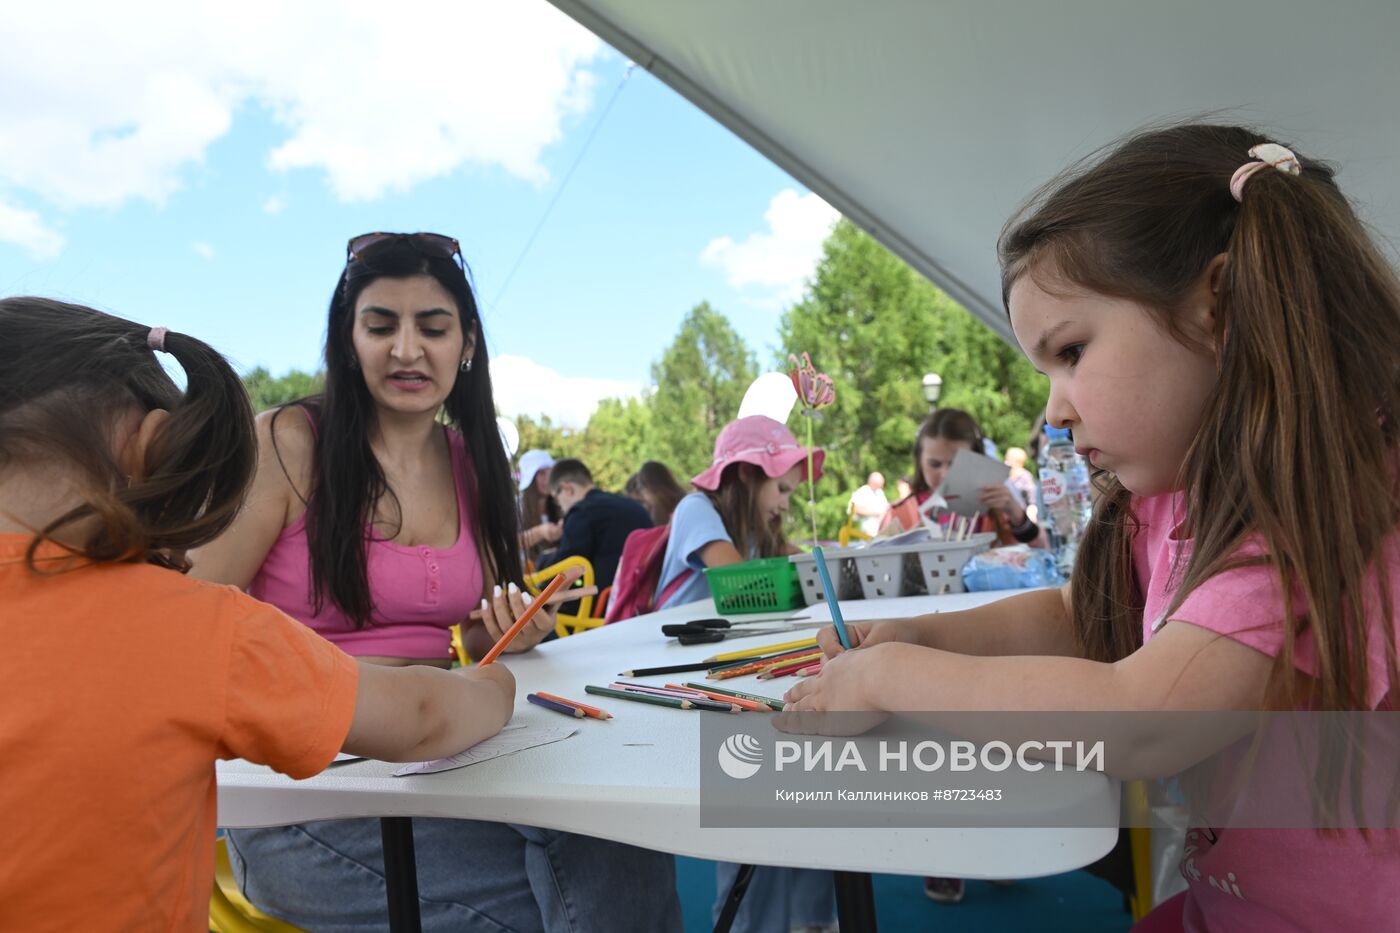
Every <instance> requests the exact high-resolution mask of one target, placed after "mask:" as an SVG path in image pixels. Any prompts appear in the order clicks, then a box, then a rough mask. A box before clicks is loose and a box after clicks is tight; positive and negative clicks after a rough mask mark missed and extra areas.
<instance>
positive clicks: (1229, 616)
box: [1133, 495, 1400, 709]
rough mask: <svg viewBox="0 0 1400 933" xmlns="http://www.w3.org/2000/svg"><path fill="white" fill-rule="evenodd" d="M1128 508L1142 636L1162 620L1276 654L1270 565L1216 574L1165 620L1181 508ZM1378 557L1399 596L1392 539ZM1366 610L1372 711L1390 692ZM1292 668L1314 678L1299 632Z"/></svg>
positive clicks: (1377, 620)
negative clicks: (1134, 523)
mask: <svg viewBox="0 0 1400 933" xmlns="http://www.w3.org/2000/svg"><path fill="white" fill-rule="evenodd" d="M1134 511H1135V512H1136V513H1137V515H1138V518H1139V520H1140V521H1141V522H1142V523H1143V528H1142V530H1141V531H1140V532H1139V535H1138V537H1137V539H1136V540H1135V541H1134V547H1133V558H1134V565H1135V570H1136V572H1137V575H1138V581H1139V583H1140V584H1142V586H1143V591H1144V593H1145V595H1146V608H1145V611H1144V617H1143V625H1144V628H1145V629H1146V631H1145V632H1144V638H1145V639H1147V638H1151V637H1152V634H1153V631H1154V629H1155V628H1160V624H1161V623H1165V622H1166V621H1168V620H1171V621H1181V622H1189V623H1191V624H1192V625H1198V626H1200V627H1201V628H1205V629H1209V630H1210V631H1212V632H1218V633H1219V634H1221V635H1224V636H1226V637H1228V638H1232V639H1234V640H1235V641H1238V642H1239V643H1241V644H1243V645H1247V646H1249V647H1250V648H1253V649H1255V650H1256V651H1259V652H1261V653H1263V654H1266V655H1268V656H1269V657H1277V656H1278V654H1279V653H1280V652H1281V651H1282V650H1283V639H1284V632H1285V628H1284V625H1285V608H1284V600H1283V590H1282V587H1281V586H1280V584H1279V582H1278V580H1277V578H1276V577H1275V576H1274V573H1273V570H1272V568H1270V567H1269V566H1267V565H1260V566H1249V567H1237V568H1235V569H1232V570H1226V571H1224V572H1222V573H1219V574H1216V575H1215V576H1214V577H1211V578H1210V579H1209V580H1207V581H1205V582H1204V583H1202V584H1201V585H1200V586H1198V587H1196V589H1195V590H1193V591H1192V592H1191V593H1190V594H1189V595H1188V596H1187V597H1186V598H1185V599H1184V600H1183V601H1182V603H1181V605H1180V606H1179V607H1177V609H1176V611H1175V612H1172V613H1171V614H1170V615H1169V616H1167V617H1166V618H1165V619H1164V618H1163V614H1164V612H1165V610H1166V607H1167V606H1168V605H1170V603H1171V600H1172V597H1173V595H1174V594H1175V592H1176V589H1177V583H1178V582H1179V580H1178V579H1177V578H1178V577H1179V575H1180V571H1181V570H1182V569H1183V568H1184V567H1185V563H1186V558H1188V557H1189V542H1182V541H1179V540H1176V539H1175V538H1174V537H1173V535H1172V532H1173V531H1174V529H1175V528H1176V526H1177V525H1178V524H1179V523H1180V521H1181V517H1182V511H1181V507H1180V497H1179V496H1170V495H1169V496H1156V497H1153V498H1150V499H1138V500H1134ZM1245 553H1246V554H1251V553H1252V554H1255V555H1257V554H1260V553H1261V549H1260V548H1259V547H1258V546H1257V545H1255V546H1253V547H1249V546H1247V547H1246V549H1245ZM1385 555H1386V559H1384V560H1382V561H1381V562H1380V567H1381V569H1382V571H1383V572H1385V573H1386V574H1387V576H1388V579H1389V581H1390V589H1391V593H1392V594H1393V595H1394V596H1400V560H1397V559H1396V558H1397V549H1396V547H1395V542H1394V541H1391V542H1388V545H1387V548H1386V551H1385ZM1376 579H1377V578H1376V574H1375V572H1374V571H1373V572H1372V574H1371V575H1370V576H1369V577H1368V580H1367V585H1368V587H1369V588H1370V589H1371V591H1372V594H1374V593H1375V592H1377V585H1376ZM1366 603H1367V605H1368V607H1369V611H1368V613H1367V620H1366V621H1367V661H1368V670H1367V675H1368V676H1367V690H1366V701H1367V704H1368V705H1369V706H1370V707H1371V708H1372V709H1374V708H1376V707H1377V706H1379V705H1380V704H1381V703H1382V701H1384V700H1385V699H1386V697H1387V696H1388V695H1389V694H1390V692H1391V689H1392V684H1391V682H1390V677H1389V676H1388V673H1387V670H1388V668H1387V665H1386V659H1385V636H1384V630H1383V629H1382V625H1383V621H1384V617H1383V615H1382V614H1381V613H1380V612H1379V611H1378V609H1377V605H1378V601H1377V600H1376V599H1374V598H1373V599H1368V600H1367V601H1366ZM1306 612H1307V606H1306V603H1305V602H1304V600H1303V598H1302V594H1301V592H1299V593H1297V594H1296V595H1295V597H1294V600H1293V613H1294V615H1297V616H1301V615H1305V614H1306ZM1294 666H1295V667H1296V668H1297V669H1298V670H1300V671H1303V672H1304V673H1306V674H1309V675H1312V676H1316V675H1317V673H1318V662H1317V652H1316V650H1315V648H1314V645H1313V640H1312V636H1311V635H1310V634H1309V633H1308V632H1307V631H1304V632H1302V633H1301V634H1300V635H1299V637H1298V639H1297V642H1296V644H1295V650H1294Z"/></svg>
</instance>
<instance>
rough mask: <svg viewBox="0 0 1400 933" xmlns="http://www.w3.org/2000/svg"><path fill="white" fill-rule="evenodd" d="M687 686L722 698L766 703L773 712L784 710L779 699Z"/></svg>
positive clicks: (741, 692) (707, 686)
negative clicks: (716, 694) (736, 698)
mask: <svg viewBox="0 0 1400 933" xmlns="http://www.w3.org/2000/svg"><path fill="white" fill-rule="evenodd" d="M685 686H687V687H692V688H694V689H696V690H701V689H703V690H704V691H705V692H706V693H718V694H720V695H721V696H727V697H738V698H739V699H741V700H752V701H754V702H755V703H765V704H767V706H768V708H769V709H772V710H778V711H781V710H782V708H783V701H782V700H777V699H774V698H773V697H766V696H760V695H759V694H757V693H744V692H743V691H741V690H728V689H726V688H724V687H714V686H709V685H706V686H704V687H701V685H700V684H689V683H688V684H686V685H685Z"/></svg>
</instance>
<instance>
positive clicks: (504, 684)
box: [458, 663, 515, 707]
mask: <svg viewBox="0 0 1400 933" xmlns="http://www.w3.org/2000/svg"><path fill="white" fill-rule="evenodd" d="M458 673H460V674H461V675H462V676H463V677H471V678H473V679H475V680H482V681H486V682H487V683H489V684H491V685H492V686H493V687H497V688H498V689H500V691H501V695H502V696H503V697H504V698H505V701H506V706H507V707H514V706H515V675H514V674H512V673H511V672H510V668H508V667H506V666H505V665H504V664H500V663H497V664H488V665H486V666H485V667H481V666H480V665H477V664H473V665H472V666H471V667H463V668H459V669H458Z"/></svg>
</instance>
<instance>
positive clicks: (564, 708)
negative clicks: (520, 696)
mask: <svg viewBox="0 0 1400 933" xmlns="http://www.w3.org/2000/svg"><path fill="white" fill-rule="evenodd" d="M525 699H526V700H528V701H529V702H531V703H533V704H535V705H536V706H542V707H544V708H545V709H552V710H554V712H556V713H563V714H564V715H565V716H573V717H574V718H575V719H582V718H583V717H584V715H585V713H584V712H583V710H581V709H579V708H578V707H577V706H570V705H569V704H568V703H556V702H554V701H553V700H550V699H547V698H545V697H542V696H540V695H539V694H538V693H527V694H525Z"/></svg>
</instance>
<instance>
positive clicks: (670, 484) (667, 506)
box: [627, 460, 685, 525]
mask: <svg viewBox="0 0 1400 933" xmlns="http://www.w3.org/2000/svg"><path fill="white" fill-rule="evenodd" d="M633 480H635V481H636V488H637V492H638V493H639V494H640V493H641V492H642V491H643V490H645V491H646V492H647V493H648V494H649V495H650V496H651V506H650V508H649V511H650V512H651V520H652V521H653V522H655V523H656V524H658V525H664V524H666V523H667V522H669V521H670V520H671V513H672V512H674V511H676V506H677V505H679V504H680V501H681V500H682V499H684V498H685V490H684V489H682V488H681V484H680V483H678V482H676V477H675V476H674V475H672V473H671V469H670V467H668V466H666V464H664V463H662V462H661V461H659V460H648V461H647V462H646V463H643V464H642V466H641V469H639V470H637V472H636V473H634V474H632V478H631V479H629V480H628V481H627V482H628V485H629V486H631V484H632V482H633ZM628 494H629V495H630V494H631V492H630V489H629V493H628Z"/></svg>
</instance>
